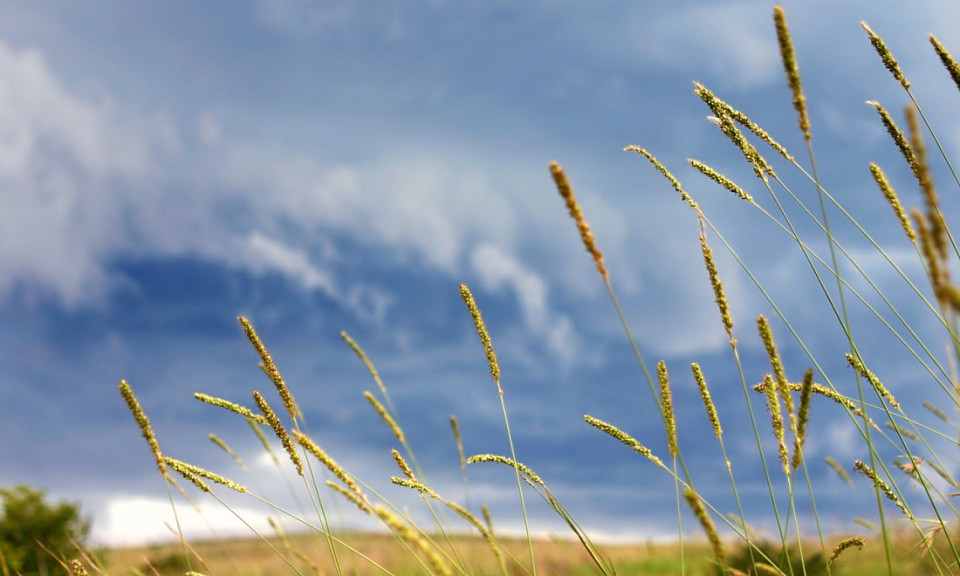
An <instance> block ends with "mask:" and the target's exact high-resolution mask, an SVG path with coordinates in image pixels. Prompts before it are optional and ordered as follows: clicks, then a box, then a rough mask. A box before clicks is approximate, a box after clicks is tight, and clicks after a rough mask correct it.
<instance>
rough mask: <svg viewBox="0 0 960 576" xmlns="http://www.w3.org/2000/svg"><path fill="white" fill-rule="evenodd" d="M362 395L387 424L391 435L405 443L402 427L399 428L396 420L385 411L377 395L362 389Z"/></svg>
mask: <svg viewBox="0 0 960 576" xmlns="http://www.w3.org/2000/svg"><path fill="white" fill-rule="evenodd" d="M363 397H364V398H366V399H367V402H369V403H370V405H371V406H373V409H374V410H376V411H377V414H379V415H380V418H381V419H382V420H383V421H384V422H385V423H386V424H387V426H388V427H389V428H390V430H391V431H392V432H393V435H394V436H396V437H397V441H399V442H400V443H401V444H405V443H406V441H407V440H406V437H405V436H404V435H403V429H401V428H400V425H399V424H397V421H396V420H394V419H393V416H391V415H390V413H389V412H387V409H386V408H384V407H383V404H381V403H380V401H379V400H377V397H376V396H374V395H373V393H372V392H369V391H364V393H363Z"/></svg>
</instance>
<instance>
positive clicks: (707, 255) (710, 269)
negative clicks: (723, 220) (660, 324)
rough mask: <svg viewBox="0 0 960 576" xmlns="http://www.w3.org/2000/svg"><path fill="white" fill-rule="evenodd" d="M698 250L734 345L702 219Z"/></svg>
mask: <svg viewBox="0 0 960 576" xmlns="http://www.w3.org/2000/svg"><path fill="white" fill-rule="evenodd" d="M700 251H701V252H702V253H703V262H704V264H705V265H706V267H707V274H708V275H709V276H710V286H711V287H713V297H714V301H715V302H716V303H717V308H718V309H719V310H720V321H721V322H722V323H723V329H724V330H726V331H727V336H728V337H729V338H730V344H731V346H733V345H736V343H737V340H736V338H734V337H733V318H732V317H731V316H730V306H729V304H728V303H727V294H726V292H724V290H723V282H721V281H720V275H719V274H718V273H717V264H716V262H714V260H713V251H712V250H711V249H710V247H709V246H707V232H706V229H704V226H703V221H702V220H701V221H700Z"/></svg>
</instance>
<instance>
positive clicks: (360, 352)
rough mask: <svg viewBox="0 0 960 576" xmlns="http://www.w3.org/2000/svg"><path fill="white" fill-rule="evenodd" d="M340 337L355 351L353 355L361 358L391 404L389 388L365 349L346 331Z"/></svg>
mask: <svg viewBox="0 0 960 576" xmlns="http://www.w3.org/2000/svg"><path fill="white" fill-rule="evenodd" d="M340 337H341V338H343V341H344V342H346V343H347V345H348V346H350V349H351V350H353V353H354V354H356V355H357V357H358V358H360V361H361V362H363V365H364V366H366V368H367V371H368V372H370V376H372V377H373V381H374V382H376V384H377V388H379V389H380V393H381V394H383V397H384V398H387V400H388V403H389V398H390V395H389V394H387V387H386V386H384V384H383V380H382V379H381V378H380V372H378V371H377V368H376V367H375V366H374V365H373V362H371V361H370V358H368V357H367V353H366V352H364V351H363V348H361V347H360V345H359V344H357V342H356V341H355V340H354V339H353V338H351V337H350V335H349V334H347V332H346V331H341V332H340Z"/></svg>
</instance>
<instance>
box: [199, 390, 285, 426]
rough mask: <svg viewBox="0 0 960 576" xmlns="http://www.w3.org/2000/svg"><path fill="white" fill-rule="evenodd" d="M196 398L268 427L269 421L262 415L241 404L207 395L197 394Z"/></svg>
mask: <svg viewBox="0 0 960 576" xmlns="http://www.w3.org/2000/svg"><path fill="white" fill-rule="evenodd" d="M193 397H194V398H196V399H197V400H199V401H201V402H203V403H204V404H210V405H211V406H217V407H218V408H223V409H225V410H229V411H231V412H235V413H237V414H240V415H241V416H246V417H247V418H250V419H252V420H253V421H254V422H256V423H257V424H263V425H267V419H266V418H264V417H263V415H261V414H257V413H256V412H254V411H253V410H250V409H249V408H245V407H243V406H241V405H239V404H235V403H233V402H230V401H229V400H224V399H223V398H216V397H213V396H208V395H207V394H202V393H200V392H197V393H196V394H194V395H193Z"/></svg>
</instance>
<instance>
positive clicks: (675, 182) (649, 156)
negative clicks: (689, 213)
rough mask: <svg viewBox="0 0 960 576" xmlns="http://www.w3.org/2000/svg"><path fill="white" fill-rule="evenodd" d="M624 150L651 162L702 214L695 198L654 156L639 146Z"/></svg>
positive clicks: (682, 198) (687, 201) (684, 198)
mask: <svg viewBox="0 0 960 576" xmlns="http://www.w3.org/2000/svg"><path fill="white" fill-rule="evenodd" d="M623 150H624V152H636V153H637V154H639V155H641V156H643V157H644V158H646V159H647V160H649V161H650V163H651V164H653V167H654V168H656V169H657V171H658V172H660V173H661V174H663V177H664V178H666V179H667V181H668V182H670V185H671V186H673V189H674V190H676V191H677V193H678V194H680V199H681V200H683V201H684V202H686V203H687V204H689V205H690V207H691V208H693V210H694V211H695V212H696V213H697V214H698V215H699V214H702V212H701V211H700V206H699V205H698V204H697V203H696V202H694V200H693V198H691V197H690V195H689V194H687V192H686V190H684V189H683V186H681V185H680V181H679V180H677V178H676V177H675V176H674V175H673V174H672V173H671V172H670V171H669V170H667V167H666V166H664V165H663V164H661V163H660V161H659V160H657V158H656V157H655V156H654V155H653V154H651V153H650V152H648V151H647V150H645V149H643V148H640V147H639V146H627V147H626V148H624V149H623Z"/></svg>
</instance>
